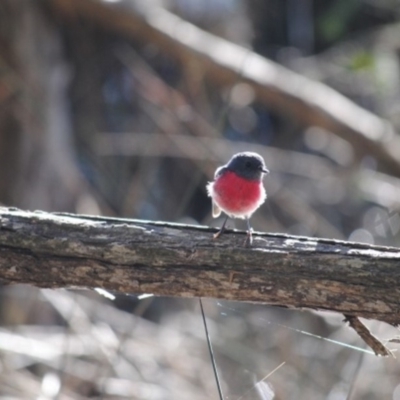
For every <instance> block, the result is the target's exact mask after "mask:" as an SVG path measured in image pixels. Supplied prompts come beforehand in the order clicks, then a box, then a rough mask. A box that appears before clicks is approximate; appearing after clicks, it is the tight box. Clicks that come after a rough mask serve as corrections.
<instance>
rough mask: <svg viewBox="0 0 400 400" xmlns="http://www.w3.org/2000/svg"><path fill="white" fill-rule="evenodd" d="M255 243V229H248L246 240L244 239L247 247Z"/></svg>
mask: <svg viewBox="0 0 400 400" xmlns="http://www.w3.org/2000/svg"><path fill="white" fill-rule="evenodd" d="M252 244H253V229H250V230H248V231H247V236H246V240H245V241H244V245H245V247H251V245H252Z"/></svg>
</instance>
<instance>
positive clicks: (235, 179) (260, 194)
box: [207, 152, 269, 245]
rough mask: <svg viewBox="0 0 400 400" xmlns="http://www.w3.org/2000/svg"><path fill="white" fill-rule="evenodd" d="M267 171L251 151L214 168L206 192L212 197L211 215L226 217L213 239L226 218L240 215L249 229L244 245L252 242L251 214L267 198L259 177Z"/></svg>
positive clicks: (216, 236) (261, 177)
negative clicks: (211, 179) (212, 176)
mask: <svg viewBox="0 0 400 400" xmlns="http://www.w3.org/2000/svg"><path fill="white" fill-rule="evenodd" d="M268 173H269V171H268V169H267V168H266V166H265V163H264V159H263V158H262V157H261V156H260V155H259V154H257V153H252V152H243V153H237V154H235V155H234V156H233V157H232V158H231V159H230V160H229V162H228V163H227V164H226V165H223V166H222V167H219V168H217V170H216V171H215V175H214V181H212V182H209V183H208V184H207V192H208V195H209V196H210V197H211V199H212V215H213V217H214V218H217V217H219V216H220V214H221V211H223V212H224V213H225V214H226V218H225V221H224V223H223V224H222V227H221V229H220V230H219V232H217V233H216V234H215V235H214V239H217V238H218V237H219V236H220V235H221V234H222V233H223V232H224V230H225V224H226V221H227V220H228V218H229V217H231V218H242V219H245V220H246V222H247V229H248V231H247V238H246V242H245V244H246V245H249V244H251V243H252V239H253V238H252V232H253V229H252V228H251V226H250V217H251V216H252V214H253V213H254V211H256V210H257V208H258V207H260V206H261V204H263V203H264V201H265V199H266V198H267V194H266V193H265V189H264V186H263V184H262V179H263V177H264V174H268Z"/></svg>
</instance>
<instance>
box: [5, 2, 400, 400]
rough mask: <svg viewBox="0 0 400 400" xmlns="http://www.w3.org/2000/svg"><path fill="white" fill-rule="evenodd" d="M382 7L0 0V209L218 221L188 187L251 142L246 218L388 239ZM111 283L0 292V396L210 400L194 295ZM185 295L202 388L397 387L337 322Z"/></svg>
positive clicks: (392, 211)
mask: <svg viewBox="0 0 400 400" xmlns="http://www.w3.org/2000/svg"><path fill="white" fill-rule="evenodd" d="M185 21H186V22H185ZM399 21H400V1H399V0H380V1H379V2H375V1H371V0H326V1H323V2H322V1H315V0H314V1H313V0H247V1H245V0H212V1H211V0H147V1H146V0H142V1H133V0H120V1H119V0H112V1H111V0H108V1H105V0H36V1H35V2H33V1H29V0H1V1H0V163H1V164H0V204H1V205H4V206H15V207H20V208H22V209H29V210H35V209H40V210H45V211H66V212H73V213H82V214H96V215H109V216H122V217H128V218H140V219H151V220H164V221H174V222H184V223H191V224H202V225H214V226H220V224H221V220H216V221H214V220H212V218H211V205H210V201H209V199H208V198H207V193H206V190H205V185H206V183H207V182H208V181H209V180H211V179H212V177H213V174H214V171H215V169H216V167H217V166H219V165H221V164H224V163H226V161H227V160H228V159H229V158H230V157H231V156H232V155H233V154H234V153H236V152H238V151H243V150H253V151H257V152H258V153H260V154H261V155H263V157H264V159H265V161H266V164H267V166H268V168H269V169H270V171H271V173H270V175H268V177H267V178H266V179H265V186H266V189H267V193H268V199H267V203H266V204H265V205H264V206H262V207H261V209H260V210H259V211H257V213H256V214H255V215H254V217H253V218H252V225H253V227H254V228H255V230H261V231H267V232H284V233H290V234H295V235H305V236H318V237H327V238H337V239H345V240H352V241H361V242H367V243H375V244H380V245H390V246H397V245H398V242H399V238H400V233H399V231H400V214H399V199H400V179H399V178H400V145H399V143H400V142H399V140H400V139H399V135H398V132H400V58H399V49H400V25H399ZM187 22H188V23H190V24H188V23H187ZM194 27H197V28H198V29H196V28H194ZM209 34H211V35H215V36H209ZM221 39H223V41H221ZM182 43H185V44H186V46H183V45H182ZM257 54H258V55H259V56H261V57H262V58H259V57H258V56H257ZM254 60H255V61H254ZM229 226H230V227H236V228H240V229H241V228H243V225H241V223H240V222H237V221H236V222H235V221H230V225H229ZM115 295H116V298H115V299H114V300H110V299H107V298H104V297H102V296H100V295H99V294H98V293H96V292H92V291H87V292H85V291H68V290H57V291H51V290H38V289H36V288H33V287H27V286H15V287H3V288H1V290H0V296H1V303H0V304H1V305H0V371H1V373H0V382H1V384H0V398H2V399H3V398H4V399H41V400H45V399H60V400H61V399H62V400H64V399H84V398H96V399H140V400H147V399H151V400H164V399H168V400H169V399H171V400H180V399H182V400H183V399H185V400H187V399H195V400H197V399H198V400H203V399H204V400H205V399H218V398H219V395H218V391H217V386H216V382H215V376H214V372H213V369H212V364H211V361H210V356H209V352H208V351H209V350H208V346H207V341H206V335H205V330H204V325H203V321H202V317H201V313H200V308H199V301H198V300H197V299H170V298H151V297H149V298H142V297H138V296H135V294H129V295H128V294H115ZM203 303H204V309H205V313H206V317H207V326H208V329H209V332H210V337H211V342H212V346H213V349H214V352H215V358H216V365H217V369H218V372H219V377H220V380H221V387H222V392H223V397H224V399H229V400H250V399H261V400H265V399H268V400H269V399H282V400H286V399H293V400H295V399H296V400H298V399H329V400H341V399H362V400H370V399H394V400H399V399H400V365H399V361H398V360H397V359H394V358H393V359H382V358H377V357H375V356H374V355H373V354H372V353H371V352H370V351H369V349H367V348H366V347H365V345H364V344H363V342H362V341H361V340H360V339H359V338H358V337H357V335H356V334H355V333H354V332H353V331H352V330H350V328H348V327H347V326H346V325H345V324H344V323H343V317H342V316H340V315H333V314H330V313H322V312H320V313H317V312H311V311H297V310H286V309H280V308H274V307H268V306H261V305H253V304H244V303H234V302H225V301H224V302H222V301H216V300H211V299H204V301H203ZM366 324H367V325H368V326H369V327H370V328H371V329H372V331H373V333H374V334H376V335H377V336H379V337H380V338H381V339H382V340H389V339H391V338H392V337H394V336H396V335H397V334H398V331H397V329H395V328H393V327H390V326H388V325H386V324H383V323H378V322H376V321H366ZM389 347H390V348H392V349H395V348H396V344H390V345H389Z"/></svg>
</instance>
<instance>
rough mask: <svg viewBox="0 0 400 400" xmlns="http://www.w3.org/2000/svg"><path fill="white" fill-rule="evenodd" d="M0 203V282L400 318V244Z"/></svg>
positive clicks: (391, 320)
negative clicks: (250, 233)
mask: <svg viewBox="0 0 400 400" xmlns="http://www.w3.org/2000/svg"><path fill="white" fill-rule="evenodd" d="M213 232H215V229H213V228H207V227H198V226H188V225H180V224H171V223H165V222H150V221H139V220H127V219H112V218H100V217H98V218H97V217H88V216H80V215H67V214H48V213H44V212H25V211H20V210H17V209H6V208H3V209H0V282H1V283H2V284H13V283H27V284H31V285H34V286H38V287H48V288H59V287H76V288H95V287H100V288H104V289H107V290H110V291H119V292H125V293H137V294H139V293H154V294H155V295H158V296H179V297H195V296H197V297H212V298H219V299H228V300H239V301H249V302H260V303H266V304H272V305H278V306H284V307H293V308H310V309H319V310H330V311H336V312H339V313H342V314H345V315H346V317H347V318H348V316H358V317H364V318H373V319H377V320H381V321H385V322H388V323H390V324H393V325H397V324H399V322H400V290H399V288H398V282H399V280H400V268H399V267H400V251H399V249H396V248H389V247H378V246H370V245H367V244H360V243H350V242H343V241H335V240H326V239H313V238H306V237H295V236H288V235H282V234H262V233H256V234H255V235H254V242H253V247H252V248H251V249H249V248H246V247H243V241H244V235H245V232H237V231H235V232H233V231H228V233H227V234H225V235H223V236H222V237H221V238H220V239H219V240H217V241H214V240H212V233H213Z"/></svg>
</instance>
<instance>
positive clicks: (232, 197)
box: [213, 171, 266, 218]
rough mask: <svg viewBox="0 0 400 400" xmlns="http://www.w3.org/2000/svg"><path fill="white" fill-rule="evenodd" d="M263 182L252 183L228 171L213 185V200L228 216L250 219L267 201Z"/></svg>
mask: <svg viewBox="0 0 400 400" xmlns="http://www.w3.org/2000/svg"><path fill="white" fill-rule="evenodd" d="M265 197H266V195H265V190H264V187H263V185H262V182H259V181H250V180H247V179H244V178H241V177H240V176H238V175H236V174H235V173H234V172H231V171H226V172H225V173H223V174H222V175H221V176H220V177H219V178H217V180H216V181H215V182H214V184H213V198H214V201H215V202H216V203H217V205H218V206H219V207H220V208H221V209H222V210H223V211H224V212H225V213H227V214H229V215H232V216H235V217H243V218H244V217H249V216H250V215H251V214H252V213H253V212H254V211H255V210H256V209H257V208H258V207H259V206H260V205H261V204H262V203H263V202H264V200H265Z"/></svg>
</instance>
